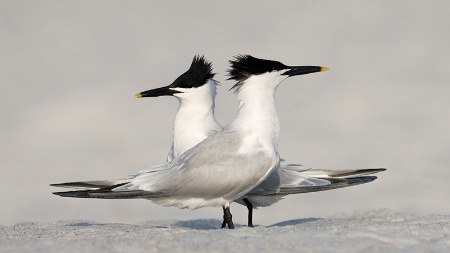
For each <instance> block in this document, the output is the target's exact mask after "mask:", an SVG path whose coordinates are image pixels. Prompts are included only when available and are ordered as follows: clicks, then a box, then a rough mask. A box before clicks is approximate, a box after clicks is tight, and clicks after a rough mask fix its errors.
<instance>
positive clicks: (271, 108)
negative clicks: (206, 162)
mask: <svg viewBox="0 0 450 253" xmlns="http://www.w3.org/2000/svg"><path fill="white" fill-rule="evenodd" d="M255 84H256V85H255ZM277 86H278V85H275V84H273V83H272V82H270V81H269V80H266V79H264V78H253V77H251V78H249V79H248V80H247V81H246V83H244V84H243V85H242V87H240V88H239V91H238V94H237V97H238V100H239V114H238V116H237V118H236V119H235V121H234V122H233V123H232V124H233V126H234V127H237V128H239V129H240V131H243V132H245V133H246V134H247V135H248V134H249V133H252V134H256V135H257V136H258V138H259V141H260V142H261V143H266V144H267V145H269V146H272V147H275V149H276V148H277V147H278V139H279V132H280V122H279V119H278V113H277V109H276V103H275V91H276V88H277Z"/></svg>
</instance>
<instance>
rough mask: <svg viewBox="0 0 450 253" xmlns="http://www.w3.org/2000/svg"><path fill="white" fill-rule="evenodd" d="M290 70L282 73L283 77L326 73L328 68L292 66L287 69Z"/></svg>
mask: <svg viewBox="0 0 450 253" xmlns="http://www.w3.org/2000/svg"><path fill="white" fill-rule="evenodd" d="M289 68H290V69H289V70H288V71H286V72H284V73H283V75H287V76H298V75H305V74H310V73H314V72H322V71H327V70H328V68H325V67H320V66H294V67H289Z"/></svg>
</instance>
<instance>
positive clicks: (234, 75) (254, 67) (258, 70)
mask: <svg viewBox="0 0 450 253" xmlns="http://www.w3.org/2000/svg"><path fill="white" fill-rule="evenodd" d="M230 65H231V69H229V70H228V75H229V76H230V77H229V78H228V80H236V81H237V83H236V84H235V85H234V86H233V87H232V88H231V89H233V88H237V87H239V86H240V85H241V84H242V83H243V82H244V81H245V80H246V79H247V78H249V77H250V76H252V75H260V74H263V73H267V72H272V71H278V70H283V69H288V68H289V67H288V66H286V65H284V64H283V63H281V62H278V61H271V60H264V59H258V58H255V57H253V56H251V55H237V56H235V57H234V59H233V60H231V61H230Z"/></svg>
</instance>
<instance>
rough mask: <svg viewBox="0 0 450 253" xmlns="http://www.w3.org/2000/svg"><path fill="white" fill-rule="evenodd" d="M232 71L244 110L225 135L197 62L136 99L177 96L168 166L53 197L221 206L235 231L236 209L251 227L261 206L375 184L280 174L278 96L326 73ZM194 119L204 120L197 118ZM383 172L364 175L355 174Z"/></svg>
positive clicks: (271, 65) (242, 63)
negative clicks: (285, 84)
mask: <svg viewBox="0 0 450 253" xmlns="http://www.w3.org/2000/svg"><path fill="white" fill-rule="evenodd" d="M231 64H232V69H231V70H230V72H229V73H230V76H231V78H230V79H234V80H236V81H237V84H236V85H235V86H234V87H233V89H235V90H236V92H237V94H238V99H239V101H240V109H239V114H238V116H237V118H236V119H235V120H234V121H233V122H232V123H231V124H230V125H228V126H226V127H225V128H222V127H221V126H220V125H219V124H218V123H217V121H216V120H215V119H214V97H215V86H216V82H215V81H214V80H213V79H212V78H213V76H214V74H212V72H211V71H212V67H211V64H210V63H208V62H206V61H205V60H204V58H203V57H195V58H194V61H193V63H192V65H191V68H190V69H189V70H188V71H187V72H186V73H184V74H183V75H182V76H180V77H179V78H177V80H175V82H173V83H172V84H171V85H169V86H166V87H162V88H158V89H154V90H151V91H147V92H143V93H140V95H139V96H141V97H146V96H162V95H173V96H175V97H177V98H178V99H179V100H180V108H179V111H178V112H177V116H176V120H175V124H174V141H173V145H172V149H171V152H170V153H169V156H168V160H170V162H168V163H166V164H163V165H159V166H155V167H153V168H151V169H149V170H144V171H140V172H139V173H137V174H136V175H134V176H132V177H131V178H129V179H124V180H104V181H86V182H72V183H64V184H54V185H53V186H63V187H80V188H94V189H88V190H80V191H69V192H57V193H55V194H57V195H60V196H63V197H80V198H146V199H151V200H153V201H154V202H156V203H158V204H161V205H165V206H177V207H179V208H189V209H195V208H200V207H204V206H219V205H222V206H223V208H224V213H225V215H224V224H225V222H226V223H227V224H228V227H229V228H233V227H234V225H233V223H232V219H231V213H230V211H229V203H230V202H231V201H235V200H236V201H237V202H238V203H241V204H244V205H247V207H248V208H249V225H251V211H252V208H253V206H265V205H266V204H261V203H264V202H269V205H270V204H271V203H275V202H276V201H278V200H279V199H281V197H283V196H285V195H287V194H292V193H301V192H311V191H320V190H325V189H334V188H340V187H344V185H347V186H348V185H352V184H359V183H363V182H369V181H372V180H374V179H375V178H376V177H360V178H359V179H353V178H348V179H347V178H346V177H350V176H353V175H355V172H354V171H334V172H331V173H329V171H325V170H316V171H313V170H305V169H304V168H302V169H299V168H298V166H291V167H292V168H294V169H292V168H291V169H290V170H289V169H287V170H286V168H290V167H289V166H282V168H281V169H280V168H279V163H280V159H279V156H278V153H277V145H278V134H279V122H278V116H277V113H276V108H275V99H274V94H275V90H276V88H277V87H278V85H279V84H280V83H281V82H282V81H283V80H284V79H286V78H287V77H289V76H295V75H301V74H308V73H314V72H320V71H325V70H326V68H323V67H314V66H303V67H288V66H286V65H284V64H282V63H279V62H276V61H269V60H262V59H257V58H254V57H251V56H248V55H246V56H237V57H236V58H235V60H234V61H231ZM202 112H205V113H204V114H202ZM197 115H198V116H199V117H195V116H197ZM193 117H194V118H195V119H193ZM202 117H204V118H203V119H201V118H202ZM200 119H201V120H200ZM196 120H200V121H196ZM200 122H201V123H200ZM198 123H200V124H198ZM189 125H191V127H189ZM177 126H180V127H177ZM197 129H198V130H197ZM191 130H193V132H192V131H191ZM183 133H187V134H183ZM191 134H192V135H191ZM183 135H184V137H183ZM180 136H181V137H180ZM186 136H187V137H186ZM192 136H193V137H192ZM190 148H192V149H190ZM185 151H186V152H185ZM283 164H284V163H283ZM300 167H301V166H300ZM283 168H284V169H283ZM375 170H376V169H375ZM380 170H382V169H378V171H380ZM298 171H302V172H303V175H302V176H296V177H295V176H292V175H290V174H292V173H290V172H293V173H297V174H298ZM378 171H374V170H360V171H359V173H356V174H360V175H361V174H370V173H374V172H378ZM318 175H319V177H317V178H314V176H318ZM266 177H267V179H266ZM327 178H330V179H328V180H327ZM264 179H266V180H265V181H263V180H264ZM261 182H262V183H261ZM304 182H307V183H306V184H304ZM299 186H302V187H299ZM305 186H309V187H305ZM261 199H262V200H261ZM223 226H224V225H223Z"/></svg>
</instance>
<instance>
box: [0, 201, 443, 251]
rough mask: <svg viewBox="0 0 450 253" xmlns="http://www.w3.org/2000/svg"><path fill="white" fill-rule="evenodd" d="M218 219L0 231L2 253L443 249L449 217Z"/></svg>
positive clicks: (385, 214)
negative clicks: (232, 222)
mask: <svg viewBox="0 0 450 253" xmlns="http://www.w3.org/2000/svg"><path fill="white" fill-rule="evenodd" d="M219 227H220V221H219V220H191V221H148V222H144V223H141V224H137V225H133V224H116V223H108V224H101V223H96V222H92V221H60V222H56V223H53V224H43V223H25V224H17V225H14V226H1V227H0V245H1V246H0V251H1V252H2V253H6V252H97V253H100V252H449V250H450V215H428V216H420V217H419V216H414V215H409V214H404V213H397V212H393V211H387V210H374V211H371V212H366V213H360V214H354V215H336V216H335V217H332V218H304V219H298V220H289V221H284V222H280V223H277V224H274V225H271V226H266V227H264V226H257V227H255V228H248V227H245V226H239V225H238V227H237V229H235V230H228V229H220V228H219Z"/></svg>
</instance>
